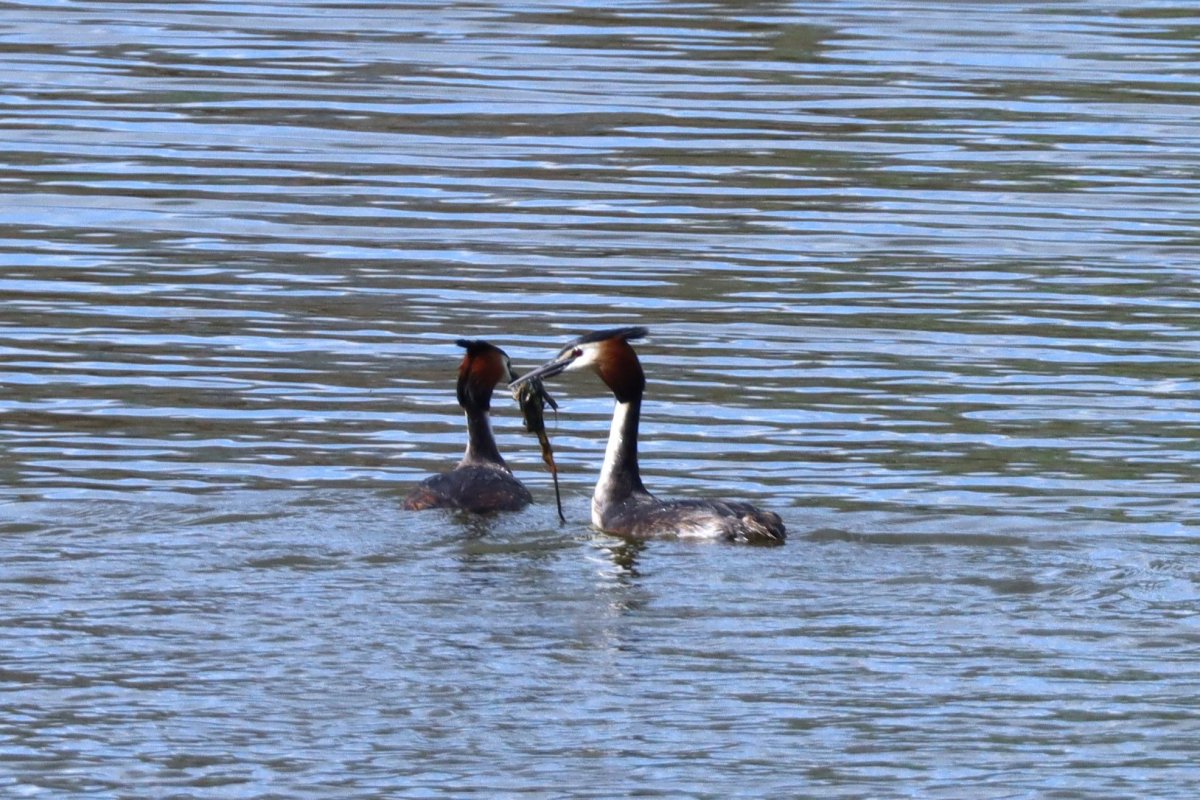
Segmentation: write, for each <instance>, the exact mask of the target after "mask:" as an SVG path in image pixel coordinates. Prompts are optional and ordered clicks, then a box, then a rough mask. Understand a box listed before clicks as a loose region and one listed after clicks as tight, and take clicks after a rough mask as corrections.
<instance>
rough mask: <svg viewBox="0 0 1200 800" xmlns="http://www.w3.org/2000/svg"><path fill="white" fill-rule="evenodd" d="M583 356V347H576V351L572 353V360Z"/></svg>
mask: <svg viewBox="0 0 1200 800" xmlns="http://www.w3.org/2000/svg"><path fill="white" fill-rule="evenodd" d="M581 355H583V348H582V347H576V348H575V349H574V350H572V351H571V358H579V357H580V356H581Z"/></svg>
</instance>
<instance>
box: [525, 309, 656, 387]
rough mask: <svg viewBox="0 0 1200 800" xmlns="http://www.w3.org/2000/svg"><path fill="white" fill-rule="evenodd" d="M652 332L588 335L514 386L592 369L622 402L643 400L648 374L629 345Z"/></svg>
mask: <svg viewBox="0 0 1200 800" xmlns="http://www.w3.org/2000/svg"><path fill="white" fill-rule="evenodd" d="M648 332H649V331H647V330H646V329H645V328H643V327H628V328H609V329H607V330H603V331H594V332H593V333H588V334H585V335H583V336H580V337H579V338H578V339H576V340H575V341H573V342H571V343H570V344H568V345H567V346H566V347H564V348H563V349H562V350H559V351H558V355H557V356H555V357H554V358H553V359H551V360H550V361H547V362H546V363H545V364H543V365H542V366H540V367H538V368H537V369H534V370H531V371H529V372H527V373H525V374H524V375H522V376H521V377H520V378H517V379H516V380H515V381H514V382H513V385H514V386H519V385H520V384H522V383H524V382H525V381H528V380H532V379H533V378H552V377H554V376H555V375H558V374H559V373H562V372H568V371H574V370H580V369H584V368H587V367H591V368H592V369H593V370H594V371H595V372H596V374H597V375H599V376H600V380H602V381H604V383H605V384H607V385H608V388H609V389H612V392H613V394H614V395H616V397H617V401H618V402H622V403H624V402H628V401H630V400H633V399H634V398H636V397H641V396H642V392H643V391H645V389H646V375H645V373H644V372H642V365H641V362H639V361H638V357H637V353H635V352H634V351H633V347H631V346H630V344H629V342H630V341H631V340H633V339H641V338H642V337H644V336H645V335H646V334H647V333H648Z"/></svg>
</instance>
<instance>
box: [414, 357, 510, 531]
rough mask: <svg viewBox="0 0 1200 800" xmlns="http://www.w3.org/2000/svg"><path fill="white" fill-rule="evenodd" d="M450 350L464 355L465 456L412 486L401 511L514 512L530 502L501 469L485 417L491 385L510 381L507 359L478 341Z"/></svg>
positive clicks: (501, 461)
mask: <svg viewBox="0 0 1200 800" xmlns="http://www.w3.org/2000/svg"><path fill="white" fill-rule="evenodd" d="M455 344H457V345H458V346H459V347H462V348H464V349H465V350H466V354H465V355H464V356H463V360H462V362H461V363H460V364H459V365H458V386H457V394H458V404H459V405H460V406H462V409H463V411H464V412H465V413H466V416H467V450H466V452H465V453H464V454H463V457H462V460H461V461H459V462H458V465H457V466H455V468H454V469H452V470H450V471H449V472H442V473H439V474H437V475H433V476H431V477H428V478H426V479H425V480H423V481H421V482H420V483H419V484H417V486H416V487H414V488H413V490H412V491H411V492H409V494H408V496H407V497H406V498H405V500H404V508H406V509H409V510H414V511H415V510H421V509H426V508H456V509H461V510H463V511H471V512H474V513H477V514H484V513H488V512H491V511H517V510H519V509H522V508H524V507H525V506H527V505H529V503H531V502H532V501H533V498H532V496H531V495H530V494H529V490H528V489H526V488H525V486H524V485H523V484H522V483H521V482H520V481H519V480H517V479H516V478H515V477H513V474H512V472H511V471H510V470H509V468H508V465H507V464H505V463H504V458H503V456H501V455H500V450H499V449H498V448H497V447H496V437H495V436H494V435H493V434H492V425H491V420H490V417H489V412H490V410H491V404H492V393H493V391H494V390H495V388H496V385H497V384H499V383H512V382H513V381H514V380H515V379H516V375H515V374H514V373H513V370H512V362H511V361H510V360H509V357H508V354H507V353H505V352H504V351H503V350H501V349H500V348H499V347H496V346H495V345H493V344H491V343H490V342H485V341H483V340H482V339H459V340H457V341H456V342H455Z"/></svg>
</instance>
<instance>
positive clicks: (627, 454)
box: [592, 396, 646, 504]
mask: <svg viewBox="0 0 1200 800" xmlns="http://www.w3.org/2000/svg"><path fill="white" fill-rule="evenodd" d="M641 415H642V398H641V397H640V396H637V397H633V398H631V399H629V400H626V401H624V402H621V401H617V404H616V406H615V407H614V408H613V416H612V427H611V428H610V429H609V432H608V447H607V448H606V449H605V451H604V466H603V467H601V468H600V480H598V481H597V482H596V491H595V492H594V493H593V495H592V499H593V502H594V504H595V503H599V504H607V503H611V502H617V501H621V500H624V499H626V498H627V497H629V496H630V495H633V494H646V487H645V486H643V485H642V476H641V473H640V472H639V471H638V454H637V446H638V420H639V418H640V417H641Z"/></svg>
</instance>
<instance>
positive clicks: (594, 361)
mask: <svg viewBox="0 0 1200 800" xmlns="http://www.w3.org/2000/svg"><path fill="white" fill-rule="evenodd" d="M646 333H647V331H646V329H645V328H613V329H610V330H604V331H596V332H595V333H589V334H587V335H586V336H581V337H579V338H578V339H576V340H575V341H573V342H571V343H570V344H569V345H567V346H566V347H564V348H563V349H562V350H560V351H559V353H558V355H557V356H556V357H555V358H554V359H553V360H551V361H549V362H547V363H546V364H544V365H542V366H540V367H538V368H537V369H535V370H533V371H531V372H528V373H526V374H525V375H523V376H522V377H520V378H518V379H517V380H515V381H514V382H513V385H514V386H519V385H520V384H521V383H523V382H525V381H527V380H531V379H533V378H549V377H553V376H554V375H557V374H559V373H560V372H564V371H567V370H578V369H583V368H585V367H591V368H592V369H593V370H595V372H596V374H597V375H599V376H600V380H602V381H604V383H605V384H606V385H607V386H608V388H609V389H611V390H612V393H613V395H615V396H616V407H615V408H614V410H613V418H612V428H611V429H610V431H609V434H608V447H607V449H606V450H605V452H604V466H603V467H602V468H601V470H600V479H599V480H598V481H597V482H596V490H595V491H594V492H593V493H592V523H593V524H594V525H595V526H596V527H598V528H600V530H602V531H606V532H608V533H615V534H618V535H621V536H631V537H636V538H648V537H652V536H680V537H705V538H720V539H729V540H732V541H757V542H782V541H783V540H784V537H785V536H786V531H785V528H784V525H783V520H781V519H780V518H779V515H778V514H776V513H774V512H772V511H760V510H759V509H757V508H755V507H754V506H752V505H751V504H750V503H745V502H740V501H730V500H700V499H697V500H659V499H657V498H655V497H654V496H653V495H651V494H650V493H649V492H648V491H646V487H645V486H643V485H642V478H641V475H640V474H639V472H638V455H637V436H638V419H639V417H640V416H641V410H642V395H643V393H644V392H645V389H646V374H645V373H644V372H643V371H642V365H641V362H639V361H638V357H637V353H635V352H634V351H633V347H631V346H630V344H629V341H630V340H631V339H640V338H642V337H643V336H645V335H646Z"/></svg>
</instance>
